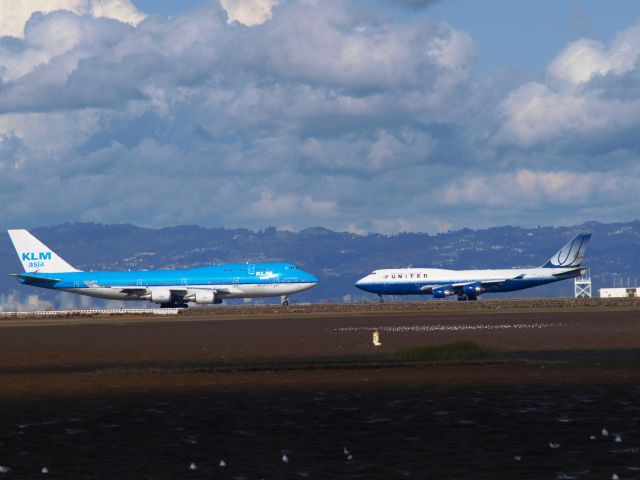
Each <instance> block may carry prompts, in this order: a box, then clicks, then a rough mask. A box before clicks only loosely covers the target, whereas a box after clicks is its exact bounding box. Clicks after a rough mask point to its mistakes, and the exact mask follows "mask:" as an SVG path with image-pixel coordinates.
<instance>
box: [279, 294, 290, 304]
mask: <svg viewBox="0 0 640 480" xmlns="http://www.w3.org/2000/svg"><path fill="white" fill-rule="evenodd" d="M280 299H281V301H282V306H283V307H288V306H289V297H288V296H287V295H282V297H280Z"/></svg>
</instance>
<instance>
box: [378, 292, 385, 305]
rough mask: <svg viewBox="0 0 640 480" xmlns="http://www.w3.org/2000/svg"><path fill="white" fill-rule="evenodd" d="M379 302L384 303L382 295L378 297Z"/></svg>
mask: <svg viewBox="0 0 640 480" xmlns="http://www.w3.org/2000/svg"><path fill="white" fill-rule="evenodd" d="M378 302H379V303H384V298H382V294H380V295H378Z"/></svg>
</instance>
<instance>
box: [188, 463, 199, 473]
mask: <svg viewBox="0 0 640 480" xmlns="http://www.w3.org/2000/svg"><path fill="white" fill-rule="evenodd" d="M197 469H198V467H197V466H196V464H195V463H193V462H191V464H190V465H189V470H192V471H193V470H197Z"/></svg>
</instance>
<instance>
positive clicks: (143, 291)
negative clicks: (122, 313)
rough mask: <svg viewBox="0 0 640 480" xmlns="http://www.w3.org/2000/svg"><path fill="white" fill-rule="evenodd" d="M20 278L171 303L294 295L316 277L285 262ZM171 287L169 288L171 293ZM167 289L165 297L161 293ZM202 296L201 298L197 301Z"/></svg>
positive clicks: (84, 291)
mask: <svg viewBox="0 0 640 480" xmlns="http://www.w3.org/2000/svg"><path fill="white" fill-rule="evenodd" d="M18 281H19V282H20V283H22V284H24V285H31V286H36V287H41V288H48V289H52V290H58V291H64V292H71V293H78V294H81V295H87V296H91V297H96V298H104V299H110V300H151V301H157V303H169V302H174V301H183V300H184V299H185V297H186V299H190V298H193V301H195V302H196V303H213V302H209V301H207V300H206V299H209V298H210V295H207V293H208V292H213V294H214V298H215V299H224V298H258V297H271V296H280V295H290V294H293V293H298V292H302V291H304V290H307V289H309V288H311V287H313V286H314V285H315V284H316V283H317V282H318V279H317V278H316V277H314V276H313V275H311V274H309V273H307V272H304V271H303V270H300V269H298V268H296V267H295V266H294V265H291V264H287V263H258V264H227V265H219V266H209V267H199V268H191V269H183V270H139V271H113V272H108V271H107V272H105V271H103V272H66V273H29V274H28V276H24V277H21V276H18ZM167 292H168V293H167ZM167 294H168V295H169V296H170V299H167V300H166V302H161V301H158V300H161V299H163V295H165V296H166V295H167ZM196 298H202V299H203V300H202V301H196Z"/></svg>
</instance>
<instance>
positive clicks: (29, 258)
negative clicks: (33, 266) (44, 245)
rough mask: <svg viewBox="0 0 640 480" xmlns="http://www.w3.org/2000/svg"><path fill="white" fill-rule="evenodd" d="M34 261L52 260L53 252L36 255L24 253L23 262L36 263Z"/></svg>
mask: <svg viewBox="0 0 640 480" xmlns="http://www.w3.org/2000/svg"><path fill="white" fill-rule="evenodd" d="M34 260H51V252H40V253H38V254H35V253H33V252H26V253H25V252H23V253H22V261H23V262H28V261H34Z"/></svg>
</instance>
